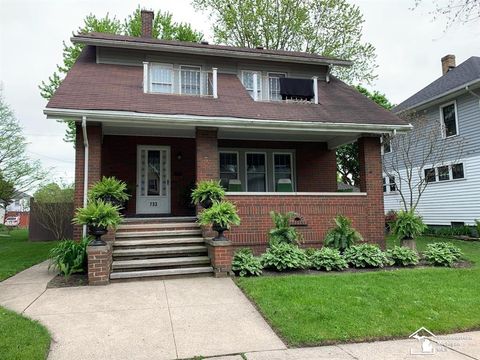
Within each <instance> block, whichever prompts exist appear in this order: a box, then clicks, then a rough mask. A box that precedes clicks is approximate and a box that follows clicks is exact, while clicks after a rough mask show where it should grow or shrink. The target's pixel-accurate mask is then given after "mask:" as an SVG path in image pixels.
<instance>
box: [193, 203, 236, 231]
mask: <svg viewBox="0 0 480 360" xmlns="http://www.w3.org/2000/svg"><path fill="white" fill-rule="evenodd" d="M198 223H199V224H200V225H205V226H209V225H212V224H217V225H219V226H221V227H223V228H225V229H230V226H231V225H240V217H239V216H238V213H237V207H236V206H235V204H233V203H231V202H229V201H221V202H216V203H214V204H213V205H212V207H210V208H208V209H204V210H203V211H202V212H201V213H200V214H198Z"/></svg>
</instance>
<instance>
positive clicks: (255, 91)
mask: <svg viewBox="0 0 480 360" xmlns="http://www.w3.org/2000/svg"><path fill="white" fill-rule="evenodd" d="M257 81H258V75H257V73H256V72H254V73H253V100H255V101H258V82H257Z"/></svg>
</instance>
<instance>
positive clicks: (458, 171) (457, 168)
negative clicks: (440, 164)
mask: <svg viewBox="0 0 480 360" xmlns="http://www.w3.org/2000/svg"><path fill="white" fill-rule="evenodd" d="M452 177H453V178H454V179H463V178H464V177H465V175H464V173H463V164H455V165H452Z"/></svg>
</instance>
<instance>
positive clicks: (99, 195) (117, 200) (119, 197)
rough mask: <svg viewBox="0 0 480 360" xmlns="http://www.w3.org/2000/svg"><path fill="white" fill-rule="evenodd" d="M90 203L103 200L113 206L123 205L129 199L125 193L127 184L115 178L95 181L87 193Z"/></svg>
mask: <svg viewBox="0 0 480 360" xmlns="http://www.w3.org/2000/svg"><path fill="white" fill-rule="evenodd" d="M88 196H89V198H90V200H91V201H96V200H103V201H105V202H111V203H113V205H119V204H122V203H124V202H125V201H127V200H128V199H129V198H130V195H128V193H127V184H126V183H125V182H123V181H121V180H118V179H116V178H115V177H113V176H112V177H106V176H104V177H103V178H102V180H100V181H97V182H96V183H95V184H94V185H93V186H92V188H91V189H90V190H89V192H88Z"/></svg>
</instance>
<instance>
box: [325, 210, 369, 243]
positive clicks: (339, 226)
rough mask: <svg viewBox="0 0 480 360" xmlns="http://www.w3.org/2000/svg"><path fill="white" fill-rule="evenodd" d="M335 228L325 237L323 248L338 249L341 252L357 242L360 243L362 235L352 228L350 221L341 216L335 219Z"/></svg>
mask: <svg viewBox="0 0 480 360" xmlns="http://www.w3.org/2000/svg"><path fill="white" fill-rule="evenodd" d="M334 220H335V227H334V228H333V229H331V230H330V231H329V232H328V233H327V236H326V237H325V246H327V247H331V248H334V249H338V250H340V251H341V252H343V251H345V250H346V249H348V248H349V247H350V246H352V245H353V244H354V243H355V242H357V241H362V240H363V238H362V235H360V233H359V232H358V231H357V230H355V229H354V228H353V227H352V221H351V220H350V219H349V218H347V217H346V216H343V215H338V216H337V217H336V218H335V219H334Z"/></svg>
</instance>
